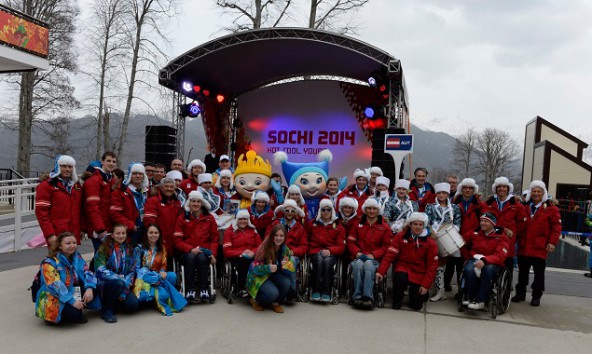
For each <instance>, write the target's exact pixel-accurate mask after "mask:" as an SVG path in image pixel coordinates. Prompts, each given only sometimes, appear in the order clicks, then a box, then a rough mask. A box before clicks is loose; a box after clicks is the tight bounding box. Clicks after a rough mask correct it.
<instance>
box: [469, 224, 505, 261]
mask: <svg viewBox="0 0 592 354" xmlns="http://www.w3.org/2000/svg"><path fill="white" fill-rule="evenodd" d="M464 239H465V245H464V246H463V247H462V248H461V249H460V251H461V253H462V256H463V258H464V259H467V260H468V259H474V256H475V255H476V254H482V255H483V256H484V257H483V258H485V259H483V258H481V259H482V260H484V262H485V264H495V265H497V266H500V267H503V266H504V262H505V260H506V258H508V251H509V250H508V243H509V240H508V236H507V235H506V231H505V230H504V229H503V228H501V227H496V228H495V229H494V230H493V232H491V233H490V234H489V235H486V234H485V232H483V230H478V231H473V232H467V233H466V234H465V235H464Z"/></svg>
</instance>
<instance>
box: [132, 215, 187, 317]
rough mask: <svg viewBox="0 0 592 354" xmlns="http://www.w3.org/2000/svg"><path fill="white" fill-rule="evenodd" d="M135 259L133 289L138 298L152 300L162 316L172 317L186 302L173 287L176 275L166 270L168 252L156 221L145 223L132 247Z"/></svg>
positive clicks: (146, 300) (142, 300)
mask: <svg viewBox="0 0 592 354" xmlns="http://www.w3.org/2000/svg"><path fill="white" fill-rule="evenodd" d="M171 246H172V245H171ZM134 262H135V268H136V280H135V282H134V289H133V291H134V294H135V295H136V297H137V298H138V301H140V302H151V301H154V304H155V305H156V308H157V309H158V310H159V311H160V312H161V313H162V314H163V315H164V316H172V315H173V312H179V311H181V310H182V309H183V308H184V307H185V306H186V305H187V300H185V298H184V297H183V295H181V294H180V293H179V291H178V290H177V289H175V286H176V285H177V275H176V274H175V273H173V272H167V252H166V250H165V246H164V243H163V239H162V237H161V233H160V228H159V227H158V226H157V225H156V224H149V225H147V226H146V231H145V233H144V238H143V240H142V243H141V244H139V245H137V246H136V248H135V249H134Z"/></svg>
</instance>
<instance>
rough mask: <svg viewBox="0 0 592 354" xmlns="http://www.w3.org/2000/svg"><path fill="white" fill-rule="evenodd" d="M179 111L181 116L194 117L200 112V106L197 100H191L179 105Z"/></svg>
mask: <svg viewBox="0 0 592 354" xmlns="http://www.w3.org/2000/svg"><path fill="white" fill-rule="evenodd" d="M179 111H180V112H179V115H180V116H182V117H190V118H195V117H197V116H199V114H200V113H201V107H200V106H199V104H198V103H197V101H193V102H192V103H188V104H182V105H180V106H179Z"/></svg>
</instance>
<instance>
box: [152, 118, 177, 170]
mask: <svg viewBox="0 0 592 354" xmlns="http://www.w3.org/2000/svg"><path fill="white" fill-rule="evenodd" d="M176 149H177V129H175V128H172V127H169V126H167V125H147V126H146V144H145V151H144V157H145V160H146V161H147V162H154V163H161V164H163V165H165V166H166V167H167V169H168V168H169V166H170V165H171V161H173V160H174V159H175V150H176Z"/></svg>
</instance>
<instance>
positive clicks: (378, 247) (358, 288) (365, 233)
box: [347, 199, 393, 307]
mask: <svg viewBox="0 0 592 354" xmlns="http://www.w3.org/2000/svg"><path fill="white" fill-rule="evenodd" d="M362 213H363V215H362V217H361V218H360V221H359V223H358V224H357V225H354V227H353V228H352V230H351V232H350V233H349V235H348V237H347V249H348V251H349V254H350V255H351V256H350V257H352V258H353V261H352V262H351V267H352V277H353V285H354V291H353V296H352V300H353V304H354V305H355V306H364V307H370V306H372V303H373V301H374V292H373V288H374V278H375V277H374V274H375V273H376V269H377V268H378V264H379V262H380V260H381V259H382V257H383V256H384V254H385V252H386V247H387V245H388V244H389V243H390V242H391V239H392V237H393V232H392V231H391V228H390V227H389V225H388V224H387V223H386V221H385V220H384V219H383V217H382V215H380V209H379V205H378V202H377V201H376V200H375V199H366V201H365V202H364V204H363V205H362Z"/></svg>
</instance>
